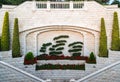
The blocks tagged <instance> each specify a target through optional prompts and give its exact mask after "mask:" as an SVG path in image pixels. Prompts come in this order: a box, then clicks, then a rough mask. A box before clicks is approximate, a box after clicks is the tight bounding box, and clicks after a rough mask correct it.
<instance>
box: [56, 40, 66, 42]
mask: <svg viewBox="0 0 120 82" xmlns="http://www.w3.org/2000/svg"><path fill="white" fill-rule="evenodd" d="M66 42H67V41H66V40H59V41H56V43H66Z"/></svg>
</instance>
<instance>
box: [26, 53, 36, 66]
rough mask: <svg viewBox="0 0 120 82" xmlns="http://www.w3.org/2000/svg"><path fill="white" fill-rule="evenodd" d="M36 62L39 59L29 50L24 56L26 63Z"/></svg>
mask: <svg viewBox="0 0 120 82" xmlns="http://www.w3.org/2000/svg"><path fill="white" fill-rule="evenodd" d="M35 63H37V59H36V58H34V56H33V53H32V52H28V53H27V54H26V55H25V58H24V65H30V64H35Z"/></svg>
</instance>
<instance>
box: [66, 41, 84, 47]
mask: <svg viewBox="0 0 120 82" xmlns="http://www.w3.org/2000/svg"><path fill="white" fill-rule="evenodd" d="M78 44H83V42H73V43H71V44H69V45H68V46H69V47H70V46H74V45H78Z"/></svg>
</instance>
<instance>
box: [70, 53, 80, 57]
mask: <svg viewBox="0 0 120 82" xmlns="http://www.w3.org/2000/svg"><path fill="white" fill-rule="evenodd" d="M80 55H81V53H80V52H78V53H73V54H72V56H74V57H75V56H80Z"/></svg>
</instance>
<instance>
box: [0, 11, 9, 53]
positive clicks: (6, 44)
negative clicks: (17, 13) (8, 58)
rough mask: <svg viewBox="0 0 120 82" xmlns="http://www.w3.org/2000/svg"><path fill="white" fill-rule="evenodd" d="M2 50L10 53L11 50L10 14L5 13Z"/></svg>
mask: <svg viewBox="0 0 120 82" xmlns="http://www.w3.org/2000/svg"><path fill="white" fill-rule="evenodd" d="M1 50H2V51H8V50H10V32H9V14H8V12H6V13H5V16H4V22H3V28H2V37H1Z"/></svg>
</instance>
